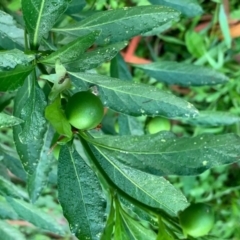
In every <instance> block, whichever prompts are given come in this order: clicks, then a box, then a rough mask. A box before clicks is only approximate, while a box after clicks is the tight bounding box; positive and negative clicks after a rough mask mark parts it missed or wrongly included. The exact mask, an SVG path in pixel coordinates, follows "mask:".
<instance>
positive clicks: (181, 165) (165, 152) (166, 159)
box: [91, 133, 240, 176]
mask: <svg viewBox="0 0 240 240" xmlns="http://www.w3.org/2000/svg"><path fill="white" fill-rule="evenodd" d="M91 142H92V143H93V144H95V145H97V148H98V150H99V151H100V152H101V155H103V156H104V157H105V158H106V156H107V159H108V161H109V162H112V163H113V164H117V163H118V162H121V163H123V164H125V165H127V166H130V167H133V168H136V169H138V170H141V171H144V172H148V173H151V174H154V175H158V176H161V175H174V174H176V175H194V174H200V173H202V172H204V171H205V170H207V169H209V168H212V167H214V166H218V165H223V164H229V163H234V162H237V161H239V159H240V148H239V144H240V137H239V136H237V135H235V134H223V135H217V136H215V135H200V136H196V137H182V138H174V137H172V136H170V135H169V134H167V135H166V134H164V135H163V134H162V133H159V134H152V135H144V136H132V137H130V136H112V137H110V136H108V137H103V138H97V139H94V140H93V139H91ZM229 143H231V144H229Z"/></svg>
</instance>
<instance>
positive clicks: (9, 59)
mask: <svg viewBox="0 0 240 240" xmlns="http://www.w3.org/2000/svg"><path fill="white" fill-rule="evenodd" d="M0 59H1V60H0V72H1V71H6V70H9V69H13V68H15V67H16V66H17V65H24V66H25V67H26V66H27V65H29V63H30V62H31V61H32V60H33V59H34V56H33V55H31V54H30V55H27V54H25V53H24V52H22V51H20V50H18V49H12V50H8V51H0ZM3 76H4V75H3Z"/></svg>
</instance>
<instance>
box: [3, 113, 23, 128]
mask: <svg viewBox="0 0 240 240" xmlns="http://www.w3.org/2000/svg"><path fill="white" fill-rule="evenodd" d="M22 122H23V120H22V119H19V118H16V117H14V116H10V115H8V114H5V113H0V129H1V128H6V127H12V126H15V125H18V124H20V123H22Z"/></svg>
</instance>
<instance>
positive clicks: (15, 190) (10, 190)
mask: <svg viewBox="0 0 240 240" xmlns="http://www.w3.org/2000/svg"><path fill="white" fill-rule="evenodd" d="M0 193H1V195H3V196H11V197H14V198H23V199H27V198H28V196H27V193H26V192H25V191H23V190H22V189H20V188H19V187H18V186H16V185H14V184H13V183H12V182H10V181H9V180H7V179H6V178H4V177H2V176H0Z"/></svg>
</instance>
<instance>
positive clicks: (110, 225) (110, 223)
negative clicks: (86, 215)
mask: <svg viewBox="0 0 240 240" xmlns="http://www.w3.org/2000/svg"><path fill="white" fill-rule="evenodd" d="M114 225H115V209H114V206H113V200H111V206H110V212H109V214H108V218H107V222H106V225H105V228H104V231H103V233H102V236H101V240H105V239H112V235H113V231H114Z"/></svg>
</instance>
